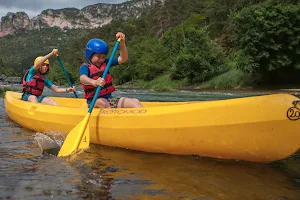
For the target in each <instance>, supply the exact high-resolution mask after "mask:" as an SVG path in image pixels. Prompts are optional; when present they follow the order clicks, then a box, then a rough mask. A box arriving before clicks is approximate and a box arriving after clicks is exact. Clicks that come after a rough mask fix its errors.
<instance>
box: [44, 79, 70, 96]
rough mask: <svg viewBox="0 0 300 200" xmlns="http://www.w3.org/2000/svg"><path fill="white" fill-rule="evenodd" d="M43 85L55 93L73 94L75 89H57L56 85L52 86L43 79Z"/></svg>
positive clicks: (47, 80) (48, 81)
mask: <svg viewBox="0 0 300 200" xmlns="http://www.w3.org/2000/svg"><path fill="white" fill-rule="evenodd" d="M44 81H45V85H46V86H47V87H48V88H49V89H51V90H52V91H53V92H56V93H68V92H75V91H76V90H75V87H69V88H58V87H57V86H56V85H54V84H53V83H52V82H51V81H50V80H49V79H47V78H45V79H44Z"/></svg>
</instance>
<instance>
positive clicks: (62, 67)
mask: <svg viewBox="0 0 300 200" xmlns="http://www.w3.org/2000/svg"><path fill="white" fill-rule="evenodd" d="M56 57H57V60H58V62H59V65H60V67H61V69H62V70H63V72H64V74H65V76H66V78H67V81H68V83H69V86H70V87H73V85H72V83H71V81H70V79H69V76H68V73H67V72H66V70H65V67H64V65H63V63H62V61H61V59H60V57H59V55H58V54H56ZM74 95H75V97H76V98H78V95H77V93H76V92H75V91H74Z"/></svg>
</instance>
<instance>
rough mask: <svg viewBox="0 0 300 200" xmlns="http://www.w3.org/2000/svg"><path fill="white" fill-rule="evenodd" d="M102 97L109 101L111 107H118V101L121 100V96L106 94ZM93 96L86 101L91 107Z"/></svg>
mask: <svg viewBox="0 0 300 200" xmlns="http://www.w3.org/2000/svg"><path fill="white" fill-rule="evenodd" d="M101 98H104V99H106V100H107V101H108V103H109V105H110V107H111V108H117V107H118V103H119V100H120V99H121V97H114V96H112V95H105V96H103V97H101ZM92 101H93V98H90V99H87V100H86V102H87V104H88V107H90V104H91V103H92Z"/></svg>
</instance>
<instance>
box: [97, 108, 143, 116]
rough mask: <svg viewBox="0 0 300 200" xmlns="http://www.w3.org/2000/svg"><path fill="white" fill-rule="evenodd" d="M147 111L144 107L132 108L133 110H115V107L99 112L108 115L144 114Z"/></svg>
mask: <svg viewBox="0 0 300 200" xmlns="http://www.w3.org/2000/svg"><path fill="white" fill-rule="evenodd" d="M145 113H147V110H146V109H134V110H115V109H109V110H102V111H101V113H100V114H102V115H110V114H118V115H123V114H145Z"/></svg>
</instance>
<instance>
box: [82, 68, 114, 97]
mask: <svg viewBox="0 0 300 200" xmlns="http://www.w3.org/2000/svg"><path fill="white" fill-rule="evenodd" d="M83 65H87V66H88V68H89V72H90V73H89V78H91V79H94V80H97V79H98V78H99V77H102V75H103V73H104V70H105V68H106V63H103V64H102V65H101V66H100V68H98V67H96V66H95V65H93V64H87V63H85V64H83ZM104 80H105V85H104V86H103V87H102V88H101V91H100V94H99V95H98V97H102V96H104V95H106V94H110V93H112V92H114V91H116V89H115V87H114V86H113V85H112V81H113V77H112V75H111V74H110V73H109V72H108V73H107V74H106V77H105V79H104ZM82 88H83V90H84V98H85V99H90V98H93V97H94V95H95V93H96V90H97V87H94V86H93V85H85V84H82Z"/></svg>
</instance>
